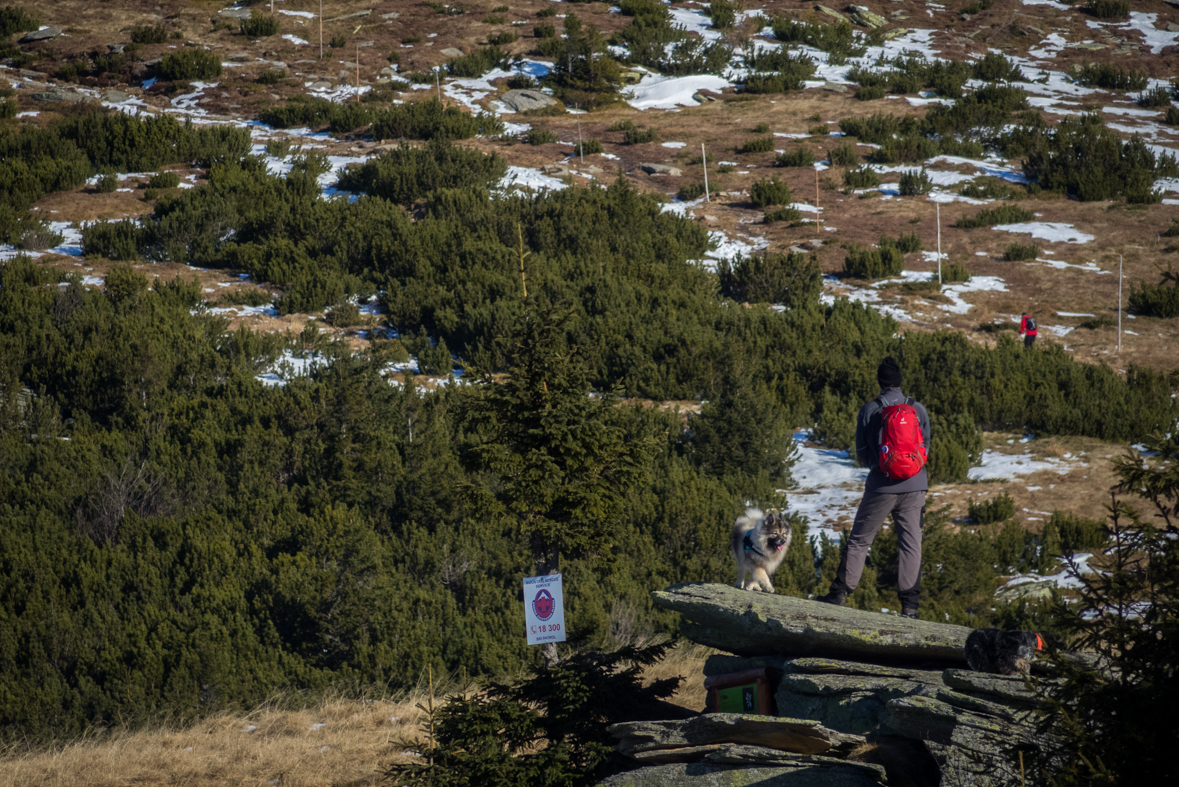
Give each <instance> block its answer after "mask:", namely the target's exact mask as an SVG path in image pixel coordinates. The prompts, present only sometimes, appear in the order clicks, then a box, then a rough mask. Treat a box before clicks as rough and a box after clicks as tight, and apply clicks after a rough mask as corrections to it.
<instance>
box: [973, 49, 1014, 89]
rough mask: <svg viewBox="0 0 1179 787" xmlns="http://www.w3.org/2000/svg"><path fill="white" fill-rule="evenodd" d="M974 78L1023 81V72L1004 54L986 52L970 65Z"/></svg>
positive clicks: (989, 80)
mask: <svg viewBox="0 0 1179 787" xmlns="http://www.w3.org/2000/svg"><path fill="white" fill-rule="evenodd" d="M972 70H973V72H974V78H975V79H981V80H983V81H984V82H1024V81H1026V80H1025V79H1024V75H1023V72H1022V71H1020V70H1019V66H1017V65H1016V64H1015V63H1013V62H1012V61H1011V60H1009V59H1008V58H1007V57H1005V56H1004V55H1000V54H998V53H997V52H988V53H987V54H985V55H983V56H982V57H980V58H979V59H978V60H976V61H975V62H974V65H973V66H972Z"/></svg>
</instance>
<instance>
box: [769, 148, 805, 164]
mask: <svg viewBox="0 0 1179 787" xmlns="http://www.w3.org/2000/svg"><path fill="white" fill-rule="evenodd" d="M774 164H775V165H777V166H779V167H813V166H814V164H815V154H814V153H812V152H811V151H810V148H794V149H792V150H787V151H786V152H784V153H779V154H778V155H777V157H776V158H775V159H774Z"/></svg>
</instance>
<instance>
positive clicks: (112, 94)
mask: <svg viewBox="0 0 1179 787" xmlns="http://www.w3.org/2000/svg"><path fill="white" fill-rule="evenodd" d="M132 98H134V96H132V95H131V94H130V93H124V92H123V91H122V90H104V91H103V93H102V100H103V101H109V102H110V103H112V104H122V103H123V102H124V101H130V100H131V99H132Z"/></svg>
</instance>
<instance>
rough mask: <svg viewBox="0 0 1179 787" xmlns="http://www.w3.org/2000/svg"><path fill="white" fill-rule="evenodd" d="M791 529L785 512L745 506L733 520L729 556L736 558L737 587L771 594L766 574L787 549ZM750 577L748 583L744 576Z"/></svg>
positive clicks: (777, 564)
mask: <svg viewBox="0 0 1179 787" xmlns="http://www.w3.org/2000/svg"><path fill="white" fill-rule="evenodd" d="M790 538H791V529H790V522H789V521H788V520H787V519H786V515H785V514H782V513H780V512H772V513H769V514H764V513H762V512H761V510H759V509H757V508H747V509H745V513H744V514H742V515H741V516H739V517H737V521H736V522H734V523H733V539H732V545H733V557H734V558H736V559H737V587H739V588H744V589H746V590H761V591H765V592H766V593H773V592H774V586H773V585H772V584H770V577H772V576H773V575H774V572H775V571H777V570H778V566H779V565H780V564H781V563H782V559H783V558H784V557H786V550H787V549H789V548H790ZM748 576H752V580H751V581H750V582H746V581H745V578H746V577H748Z"/></svg>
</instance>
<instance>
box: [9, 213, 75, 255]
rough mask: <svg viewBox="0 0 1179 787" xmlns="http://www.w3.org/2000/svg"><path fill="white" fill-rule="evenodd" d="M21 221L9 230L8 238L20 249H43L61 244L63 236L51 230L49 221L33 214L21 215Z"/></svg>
mask: <svg viewBox="0 0 1179 787" xmlns="http://www.w3.org/2000/svg"><path fill="white" fill-rule="evenodd" d="M22 219H23V220H22V221H21V222H20V223H19V224H18V225H17V226H15V227H14V228H13V229H12V230H10V231H9V232H8V233H7V234H8V240H9V242H11V243H12V245H13V246H15V247H16V248H18V249H20V250H22V251H45V250H46V249H52V248H53V247H54V246H59V245H61V243H62V241H64V240H65V237H64V236H63V235H62V234H61V233H60V232H56V231H54V230H53V228H52V227H50V226H49V222H47V221H45V220H44V219H37V218H34V217H33V216H28V217H27V218H25V217H22Z"/></svg>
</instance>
